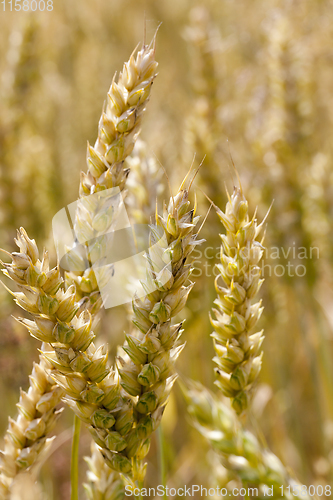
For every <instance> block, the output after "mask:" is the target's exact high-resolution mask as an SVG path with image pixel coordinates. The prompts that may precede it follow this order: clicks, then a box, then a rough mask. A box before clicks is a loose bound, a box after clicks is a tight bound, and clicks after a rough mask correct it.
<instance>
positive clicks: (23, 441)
mask: <svg viewBox="0 0 333 500" xmlns="http://www.w3.org/2000/svg"><path fill="white" fill-rule="evenodd" d="M50 368H51V365H49V364H48V363H47V361H46V360H45V359H42V358H41V359H40V362H39V363H38V364H37V363H34V367H33V371H32V373H31V375H30V377H29V379H30V387H29V390H28V392H24V391H22V390H21V396H20V401H19V403H18V404H17V407H18V409H19V416H18V417H17V419H16V420H12V419H11V418H10V419H9V426H8V429H7V432H6V435H5V449H4V451H3V452H1V466H0V492H1V498H2V499H3V500H5V499H7V498H8V496H9V493H10V489H11V486H12V483H13V480H14V479H15V477H16V476H17V475H18V473H19V472H22V471H24V470H26V469H28V468H29V467H31V466H33V465H36V463H37V462H38V459H39V458H40V457H41V453H42V452H45V451H46V449H47V448H48V446H49V445H50V444H51V442H52V440H53V439H50V438H47V436H48V435H49V434H50V432H51V431H52V429H53V427H54V425H55V422H56V420H57V418H58V417H59V415H60V413H61V411H62V409H60V410H56V407H57V405H58V404H59V403H60V400H61V397H62V396H63V391H62V390H61V389H60V387H58V386H57V385H56V384H55V383H54V381H53V380H52V379H51V377H50V376H48V375H47V373H46V369H50Z"/></svg>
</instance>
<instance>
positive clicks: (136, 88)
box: [66, 38, 157, 311]
mask: <svg viewBox="0 0 333 500" xmlns="http://www.w3.org/2000/svg"><path fill="white" fill-rule="evenodd" d="M135 52H136V51H134V52H133V54H132V55H131V57H130V59H129V61H128V62H126V63H125V64H124V67H123V70H122V72H121V73H120V75H119V78H118V81H116V76H114V78H113V81H112V84H111V87H110V90H109V93H108V96H107V102H106V104H105V105H104V109H103V112H102V116H101V118H100V121H99V125H98V138H97V140H96V143H95V145H94V147H92V146H90V145H89V144H88V149H87V165H88V172H87V173H83V172H81V180H80V198H81V200H80V201H79V203H78V209H77V214H76V220H75V225H74V229H75V233H76V237H77V239H78V240H79V242H80V243H82V242H86V241H87V240H93V239H96V238H98V236H100V235H104V234H105V233H107V232H108V230H109V228H110V227H111V224H112V223H113V222H114V217H112V213H111V212H110V206H109V205H110V203H109V198H110V196H108V195H106V196H105V194H104V191H105V190H109V189H111V188H119V190H120V191H121V190H123V188H124V185H125V182H126V179H127V177H128V174H129V171H130V170H129V168H128V166H127V165H126V164H125V159H126V158H127V157H128V155H129V154H130V153H131V152H132V150H133V147H134V144H135V141H136V139H137V136H138V135H139V132H140V124H141V119H142V115H143V112H144V111H145V106H146V103H147V101H148V99H149V96H150V91H151V87H152V84H153V81H154V79H155V77H156V69H157V62H156V61H155V38H154V39H153V41H152V42H151V44H150V45H149V46H146V45H143V47H142V48H141V50H139V51H138V52H137V54H136V56H135ZM91 194H95V196H94V199H93V202H92V200H91V198H87V196H88V195H91ZM97 246H98V245H95V248H94V251H95V253H96V248H97ZM91 251H92V250H91ZM71 254H72V258H73V259H74V266H75V265H78V266H79V268H80V267H81V269H82V266H83V267H87V266H85V265H84V262H82V257H81V254H80V252H78V253H77V254H76V255H75V250H73V249H72V251H71ZM95 260H96V255H95ZM72 283H74V284H75V287H76V291H77V298H78V299H80V298H82V297H84V296H90V301H91V305H93V304H95V302H96V300H98V297H99V296H98V286H97V282H96V277H95V274H94V271H93V269H92V268H91V267H88V268H87V269H86V270H85V271H81V272H80V271H79V272H71V273H66V284H67V286H69V285H71V284H72ZM100 305H101V301H99V302H98V304H96V305H94V311H96V310H97V309H98V307H99V306H100Z"/></svg>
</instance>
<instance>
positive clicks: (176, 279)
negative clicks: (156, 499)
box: [118, 188, 199, 479]
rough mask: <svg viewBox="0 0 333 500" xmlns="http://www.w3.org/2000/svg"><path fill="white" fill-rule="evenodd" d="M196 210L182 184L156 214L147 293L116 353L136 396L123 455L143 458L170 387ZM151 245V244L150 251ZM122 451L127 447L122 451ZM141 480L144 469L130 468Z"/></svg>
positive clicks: (122, 378) (128, 387) (188, 288)
mask: <svg viewBox="0 0 333 500" xmlns="http://www.w3.org/2000/svg"><path fill="white" fill-rule="evenodd" d="M197 220H198V217H195V209H191V208H190V202H189V200H188V191H187V190H186V189H183V188H181V189H180V190H179V192H178V193H177V195H176V196H175V197H174V198H171V199H170V202H169V205H168V206H164V211H163V215H162V216H160V215H158V214H157V216H156V224H157V225H156V227H152V229H151V234H150V252H149V255H147V280H146V282H145V283H144V284H143V286H144V289H145V290H146V291H147V295H146V296H145V297H144V298H143V299H139V298H137V299H135V300H134V302H133V310H134V320H133V323H134V324H135V325H136V327H137V331H136V332H134V333H133V335H128V336H127V338H126V340H127V343H126V345H125V346H124V347H123V349H124V351H125V352H126V354H127V356H125V358H122V357H119V358H118V369H119V374H120V383H121V386H122V388H123V390H124V391H125V392H126V393H127V394H128V395H129V396H130V397H131V398H132V401H134V416H135V422H136V425H135V428H133V429H132V431H131V435H130V445H128V448H127V455H128V456H132V457H134V458H137V453H138V452H139V454H140V457H141V458H143V457H144V456H145V453H144V451H143V449H142V446H145V443H146V446H147V450H146V452H148V443H147V439H148V438H149V436H150V434H151V433H152V432H153V431H154V430H155V429H156V428H157V427H158V425H159V423H160V420H161V417H162V413H163V409H164V407H165V405H166V402H167V398H168V396H169V393H170V390H171V388H172V386H173V384H174V381H175V378H176V377H175V369H174V363H175V360H176V359H177V357H178V355H179V353H180V351H181V349H182V347H183V346H182V345H180V344H179V337H180V335H181V333H182V330H181V327H182V323H178V324H172V318H173V317H174V316H176V315H177V314H178V313H180V312H181V311H182V309H183V308H184V306H185V304H186V301H187V297H188V294H189V293H190V291H191V289H192V286H193V284H192V283H191V282H189V281H188V278H189V276H190V273H191V270H192V266H191V253H192V251H193V250H194V248H195V246H196V245H197V244H198V243H199V241H198V240H197V235H196V233H195V225H196V222H197ZM152 249H154V250H153V251H152ZM125 451H126V450H125ZM133 475H134V479H143V477H142V476H144V468H142V469H140V466H139V467H138V468H137V470H134V472H133Z"/></svg>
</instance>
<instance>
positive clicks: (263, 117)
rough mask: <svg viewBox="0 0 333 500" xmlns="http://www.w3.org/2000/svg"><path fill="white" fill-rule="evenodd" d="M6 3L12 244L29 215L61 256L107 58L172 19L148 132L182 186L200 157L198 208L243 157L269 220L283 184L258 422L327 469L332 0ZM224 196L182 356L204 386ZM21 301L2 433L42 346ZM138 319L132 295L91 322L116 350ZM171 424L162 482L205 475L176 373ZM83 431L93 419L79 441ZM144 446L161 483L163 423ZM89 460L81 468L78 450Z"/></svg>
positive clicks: (209, 366)
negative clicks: (24, 6)
mask: <svg viewBox="0 0 333 500" xmlns="http://www.w3.org/2000/svg"><path fill="white" fill-rule="evenodd" d="M1 8H2V5H1V7H0V26H1V29H0V45H1V50H0V75H1V78H0V92H1V100H0V247H2V248H5V249H6V250H7V251H13V250H14V249H15V244H14V241H13V239H14V237H15V230H16V228H18V227H20V226H24V227H25V228H26V230H27V231H28V234H29V235H30V237H33V238H35V239H36V241H37V243H38V245H39V247H40V248H42V247H43V246H46V247H47V248H48V250H49V251H50V253H51V255H52V256H53V261H54V262H55V250H54V244H53V238H52V233H51V223H52V217H53V216H54V215H55V214H56V212H57V211H58V210H60V209H61V208H63V207H64V206H65V205H66V204H68V203H71V202H73V201H75V200H76V199H77V197H78V186H79V175H80V171H81V170H86V165H85V153H86V141H87V140H89V141H90V142H91V143H94V141H95V139H96V134H97V123H98V120H99V116H100V112H101V109H102V105H103V102H104V99H105V97H106V93H107V91H108V88H109V85H110V83H111V79H112V77H113V74H114V72H115V71H119V70H120V69H121V67H122V64H123V62H124V61H126V60H127V59H128V57H129V55H130V53H131V52H132V51H133V49H134V47H135V46H136V45H137V44H138V43H139V42H142V40H143V38H144V33H145V31H146V38H147V41H150V39H151V38H152V37H153V36H154V33H155V31H156V28H157V27H158V25H159V24H160V23H162V24H161V27H160V28H159V31H158V35H157V48H156V58H157V60H158V62H159V75H158V77H157V79H156V80H155V82H154V87H153V90H152V97H151V100H150V102H149V104H148V106H147V112H146V115H145V117H144V120H143V126H142V133H141V138H142V139H143V140H144V141H145V142H146V145H147V153H148V154H149V155H150V156H152V157H153V158H154V159H155V160H154V161H156V162H157V163H159V162H160V163H161V164H162V165H163V166H164V168H165V170H166V171H167V173H168V176H169V178H170V182H171V185H172V189H173V190H174V192H176V189H177V188H178V186H179V184H180V181H181V180H182V177H183V176H184V175H185V173H186V172H187V170H188V169H189V167H190V165H191V163H192V161H194V166H195V167H196V168H197V167H198V166H199V164H200V163H201V161H202V160H204V161H203V164H202V167H201V169H200V171H199V173H198V175H197V177H196V179H195V183H194V188H195V189H194V190H196V192H197V198H198V212H199V214H201V215H202V216H205V214H206V212H207V210H208V207H209V203H208V202H207V200H206V199H205V197H204V196H203V194H202V192H201V191H200V190H199V189H198V188H200V189H201V190H203V191H204V192H205V193H206V194H207V195H208V196H209V197H211V198H212V199H213V200H214V202H215V203H216V204H217V205H219V206H220V207H221V208H222V209H223V207H224V205H225V203H226V200H227V198H226V193H225V185H226V186H227V188H228V190H229V191H230V192H231V191H232V189H233V183H234V182H236V180H233V179H236V175H235V172H234V170H233V167H232V162H234V164H235V166H236V168H237V171H238V173H239V176H240V179H241V182H242V185H243V189H244V192H245V195H246V197H247V199H248V201H249V206H250V213H251V214H253V213H254V211H255V209H256V208H257V209H258V219H259V220H260V219H262V218H263V217H264V216H265V214H266V213H267V210H268V208H269V206H270V205H271V203H272V202H273V200H274V203H273V206H272V209H271V211H270V214H269V217H268V224H267V232H266V240H265V241H266V247H267V251H266V254H265V256H264V265H266V267H264V277H265V283H264V285H263V287H262V292H261V294H262V298H263V305H264V306H265V311H264V314H263V316H262V319H261V320H260V325H259V326H260V328H264V329H265V336H266V338H265V341H264V344H263V349H264V358H263V369H262V374H261V378H260V383H259V385H258V388H257V392H256V395H255V397H254V401H253V405H252V410H251V415H250V416H249V422H248V425H249V426H250V427H251V426H252V427H253V428H254V429H255V430H256V432H259V433H260V434H262V436H263V437H264V438H265V440H266V441H267V443H268V445H269V446H270V448H271V450H272V451H273V452H274V453H275V454H276V455H278V456H279V458H280V459H281V460H282V461H283V463H284V464H285V465H287V466H288V467H290V468H291V469H292V470H293V471H294V472H295V473H296V474H297V476H298V478H299V480H300V482H301V483H303V484H307V485H310V484H324V485H325V484H332V479H333V452H332V449H333V363H332V360H333V357H332V355H333V349H332V348H333V345H332V344H333V308H332V305H333V287H332V267H333V266H332V264H333V242H332V229H331V224H332V222H331V221H332V216H333V201H332V200H333V187H332V181H333V170H332V166H333V140H332V137H333V133H332V132H333V92H332V89H333V43H332V42H333V2H332V1H331V0H299V1H297V0H288V1H287V0H265V1H263V0H261V1H260V0H252V1H251V2H249V1H247V0H237V1H236V0H205V1H203V0H202V1H196V0H192V1H191V0H168V1H167V2H166V1H164V2H163V1H159V2H157V1H153V0H150V1H149V0H146V1H141V2H138V1H136V0H122V1H116V0H108V1H103V0H95V1H94V2H89V1H88V0H82V1H80V2H76V3H74V2H67V1H65V0H55V1H54V8H53V11H51V12H44V13H39V12H34V13H29V12H9V11H8V9H7V10H6V11H5V12H3V11H2V10H1ZM160 181H161V182H162V183H163V182H164V183H165V178H164V177H163V178H161V176H160ZM144 182H146V181H144ZM147 185H148V183H147ZM148 189H149V188H148ZM129 190H130V191H131V185H129ZM165 192H166V196H168V192H167V191H165ZM134 200H135V199H134ZM130 206H131V207H132V209H133V207H134V208H135V201H134V202H133V199H131V203H130ZM213 212H214V211H213V210H212V211H211V213H210V214H209V216H208V218H207V221H206V223H205V226H204V228H203V230H202V233H201V234H202V237H204V238H205V239H206V243H204V244H203V246H202V248H201V254H200V253H199V252H196V258H197V262H196V265H195V272H194V274H193V279H194V280H195V281H196V285H195V287H194V290H193V292H192V294H191V296H190V299H189V301H188V305H187V308H186V311H185V316H186V320H187V321H186V323H185V332H184V337H183V338H184V340H186V343H187V344H186V348H185V349H184V351H183V352H182V355H181V357H180V359H179V360H178V370H179V372H180V374H181V376H184V377H190V378H192V379H194V380H198V381H200V382H202V383H204V384H205V385H206V386H208V387H209V388H213V381H214V373H213V363H212V361H211V359H212V357H213V347H212V342H211V339H210V333H211V327H210V324H209V319H208V311H209V309H210V308H211V307H212V303H213V300H214V298H215V291H214V264H215V263H216V262H217V261H218V249H219V243H220V238H219V232H222V225H221V224H220V223H219V222H218V219H217V216H216V214H215V213H213ZM22 313H23V311H21V310H19V308H18V307H16V306H15V305H14V304H13V301H12V298H11V296H9V294H8V293H7V292H6V291H5V290H4V289H3V288H1V289H0V332H1V334H0V393H1V412H0V435H1V436H2V435H3V434H4V432H5V429H6V426H7V417H8V415H11V416H15V414H16V408H15V404H16V402H17V401H18V397H19V388H20V387H22V388H24V389H25V388H27V385H28V375H29V373H30V372H31V366H32V361H33V360H37V358H38V352H37V348H39V344H38V342H37V341H36V340H34V339H31V338H29V336H28V333H27V332H26V331H25V330H24V329H23V328H22V327H21V326H20V325H19V324H18V323H17V322H15V320H14V319H13V317H12V315H22ZM129 320H130V319H129V317H128V315H127V311H126V308H125V307H119V308H116V309H112V310H108V311H105V313H104V315H103V316H102V318H101V322H100V328H99V330H100V331H99V332H98V334H99V335H100V338H102V339H103V340H106V341H107V342H108V343H109V346H110V349H111V352H112V354H113V355H114V354H115V352H116V346H117V344H119V343H122V342H123V339H124V336H123V333H124V331H126V330H128V328H129ZM111 358H112V356H111ZM71 425H72V414H71V412H70V411H67V410H66V411H65V413H64V415H63V417H62V419H61V421H60V422H59V423H58V425H57V428H56V430H55V433H56V434H57V435H58V437H57V440H56V441H55V445H54V447H53V450H52V455H51V456H50V457H49V459H48V461H47V462H46V463H45V464H44V465H43V467H42V470H41V481H42V485H43V488H44V489H45V494H44V496H43V498H45V500H56V499H60V498H61V499H63V500H67V499H69V491H70V485H69V465H70V444H71V442H70V440H71V430H70V427H71ZM163 433H164V437H165V443H166V444H165V451H166V459H167V475H168V484H169V486H175V487H177V486H178V487H181V486H184V484H187V485H190V484H203V485H204V486H205V485H206V486H208V479H207V477H208V475H211V470H212V467H211V464H210V457H209V454H208V457H207V454H206V451H207V452H208V450H207V448H206V445H205V443H204V442H203V440H202V439H201V438H200V437H199V435H198V434H197V433H196V431H195V430H194V429H193V428H192V427H191V425H190V424H189V422H188V420H187V418H186V411H185V404H184V402H183V400H182V396H181V393H180V391H179V390H178V388H177V387H176V388H175V390H174V392H173V394H172V397H171V399H170V402H169V405H168V407H167V410H166V412H165V415H164V418H163ZM0 445H2V441H1V439H0ZM89 445H90V438H89V436H88V434H87V433H86V432H85V431H83V432H82V439H81V450H80V452H81V455H80V456H81V457H83V456H84V455H85V454H86V455H87V454H89ZM0 448H1V446H0ZM148 458H149V466H148V476H147V485H149V486H153V485H156V484H160V479H159V472H158V463H157V460H156V442H155V441H154V439H153V442H152V447H151V451H150V455H149V457H148ZM218 472H219V471H216V474H215V475H216V476H217V475H218ZM220 472H221V471H220ZM223 474H224V473H223V471H222V472H221V475H222V476H223ZM81 476H82V477H81V479H82V481H84V478H85V464H84V461H83V459H82V463H81ZM214 481H215V483H214ZM216 481H217V479H216V477H215V478H214V479H212V480H211V485H212V484H213V485H214V486H215V485H216ZM82 497H83V493H82Z"/></svg>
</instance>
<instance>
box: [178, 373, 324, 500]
mask: <svg viewBox="0 0 333 500" xmlns="http://www.w3.org/2000/svg"><path fill="white" fill-rule="evenodd" d="M183 391H184V393H185V397H186V399H187V403H188V411H189V414H190V415H191V417H192V422H193V425H194V426H195V427H196V429H197V430H198V431H199V432H200V434H202V435H203V436H204V437H205V439H207V441H208V442H209V443H210V445H211V447H212V449H213V450H215V452H216V453H217V456H218V458H219V461H220V463H221V464H222V465H223V466H224V467H225V468H226V469H227V470H228V471H230V472H231V473H232V474H233V475H234V476H235V477H238V478H240V479H241V481H242V482H243V484H244V485H247V484H250V485H251V486H258V488H259V496H256V498H261V499H264V498H267V494H266V495H265V494H264V488H265V487H271V486H273V490H274V492H275V495H274V498H286V499H288V500H292V499H293V498H299V499H301V498H303V499H305V500H309V499H310V498H316V497H311V496H309V495H308V494H307V493H306V492H304V494H303V493H302V492H301V489H300V487H301V484H300V483H299V481H297V480H296V479H295V478H293V477H292V476H291V475H290V473H289V472H288V471H287V470H286V468H285V467H284V465H283V464H282V462H281V461H280V460H279V459H278V457H277V456H276V455H274V454H273V453H272V452H271V451H270V450H269V449H267V448H263V446H262V445H261V444H260V443H259V442H258V439H257V438H256V437H255V435H254V434H252V433H251V432H250V431H248V430H245V429H244V428H243V426H242V425H241V423H240V420H239V418H237V416H236V415H235V413H234V411H233V410H232V409H231V408H229V407H228V406H227V405H226V404H225V403H224V402H222V401H221V400H219V399H218V398H216V396H214V395H213V394H211V393H210V392H209V391H208V390H207V389H206V388H205V387H203V386H202V385H200V384H197V383H190V384H189V385H188V387H187V388H184V387H183ZM281 486H283V487H284V490H283V491H284V495H283V496H281V490H280V487H281ZM288 486H290V492H289V490H287V489H286V488H287V487H288ZM296 487H297V488H296ZM293 488H295V490H294V489H293ZM297 490H298V491H299V493H298V494H297ZM294 492H295V493H294ZM276 495H277V496H276Z"/></svg>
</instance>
